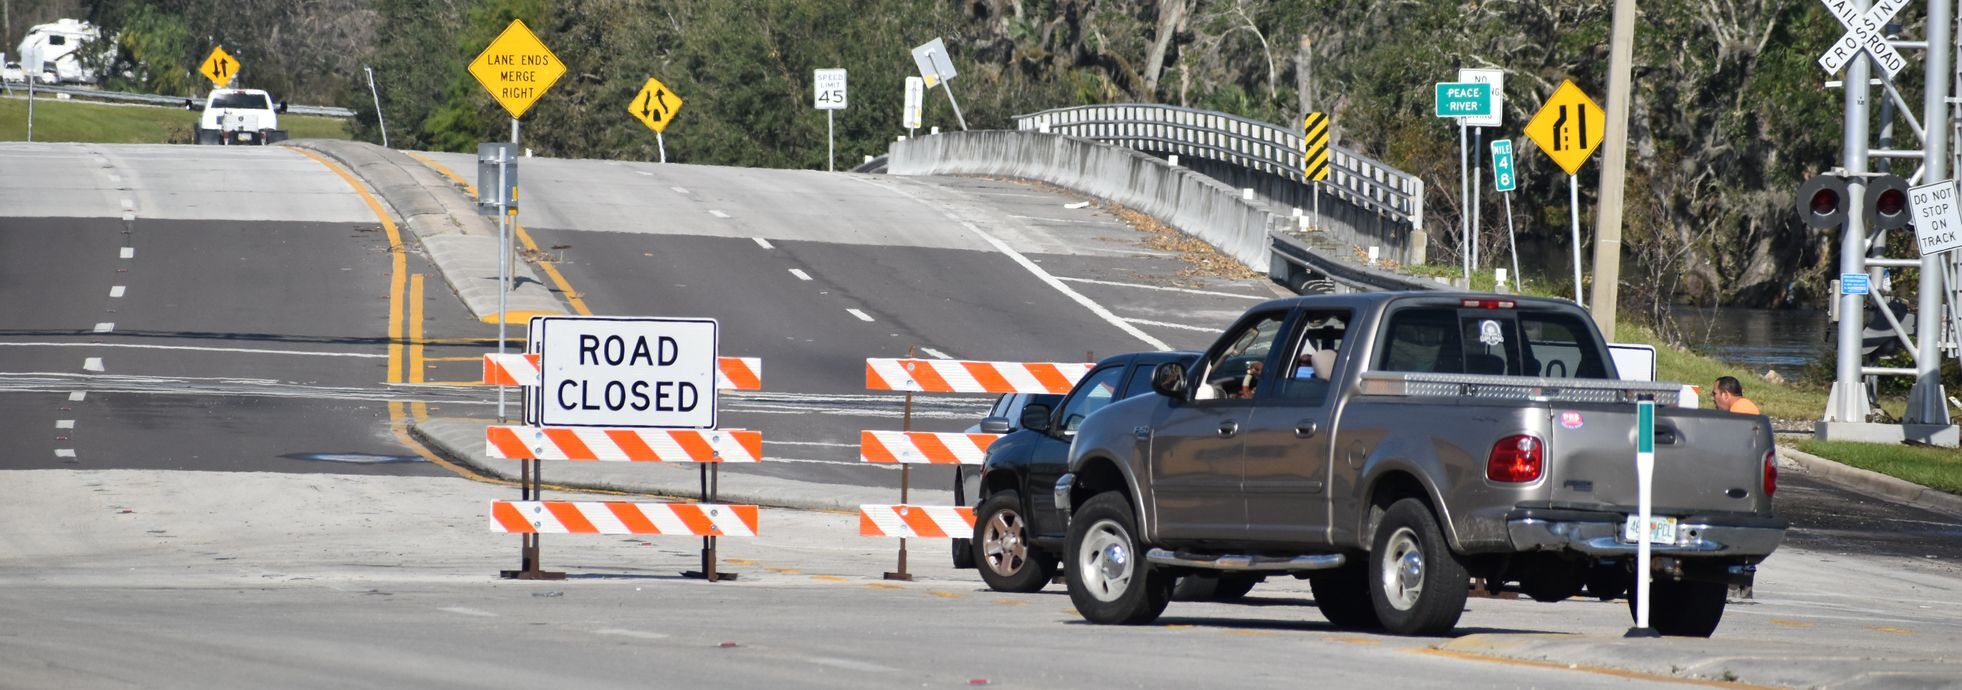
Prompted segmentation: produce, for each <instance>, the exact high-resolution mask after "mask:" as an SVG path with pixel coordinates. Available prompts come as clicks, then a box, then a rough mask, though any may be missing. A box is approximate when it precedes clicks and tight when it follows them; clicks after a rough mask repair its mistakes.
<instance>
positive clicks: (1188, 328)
mask: <svg viewBox="0 0 1962 690" xmlns="http://www.w3.org/2000/svg"><path fill="white" fill-rule="evenodd" d="M1125 321H1129V322H1131V323H1135V324H1138V325H1141V326H1157V327H1159V328H1176V329H1179V330H1182V331H1205V332H1207V333H1217V332H1219V330H1220V329H1217V328H1207V327H1205V326H1187V325H1185V324H1182V323H1166V322H1164V321H1151V320H1148V319H1125Z"/></svg>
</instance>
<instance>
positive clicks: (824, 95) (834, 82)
mask: <svg viewBox="0 0 1962 690" xmlns="http://www.w3.org/2000/svg"><path fill="white" fill-rule="evenodd" d="M814 75H815V77H816V78H815V79H813V80H812V83H813V84H815V85H816V86H817V93H816V94H815V97H816V103H817V109H818V110H844V109H845V70H842V69H821V70H817V71H816V72H814Z"/></svg>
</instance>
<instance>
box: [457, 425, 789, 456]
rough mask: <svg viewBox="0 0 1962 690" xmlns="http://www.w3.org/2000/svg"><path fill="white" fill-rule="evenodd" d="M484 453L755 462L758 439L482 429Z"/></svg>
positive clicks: (681, 432)
mask: <svg viewBox="0 0 1962 690" xmlns="http://www.w3.org/2000/svg"><path fill="white" fill-rule="evenodd" d="M484 445H485V446H486V448H485V451H486V452H487V453H489V454H490V456H491V457H493V458H503V459H506V460H574V461H579V460H588V461H600V462H760V461H762V460H763V434H762V433H760V432H756V431H747V430H743V429H601V428H586V427H537V426H499V425H492V426H488V427H484Z"/></svg>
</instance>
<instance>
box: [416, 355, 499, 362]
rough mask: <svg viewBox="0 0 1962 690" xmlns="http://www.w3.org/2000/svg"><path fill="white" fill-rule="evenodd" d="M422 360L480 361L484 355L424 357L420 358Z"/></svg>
mask: <svg viewBox="0 0 1962 690" xmlns="http://www.w3.org/2000/svg"><path fill="white" fill-rule="evenodd" d="M422 361H425V362H482V361H484V356H483V355H477V356H475V357H424V358H422Z"/></svg>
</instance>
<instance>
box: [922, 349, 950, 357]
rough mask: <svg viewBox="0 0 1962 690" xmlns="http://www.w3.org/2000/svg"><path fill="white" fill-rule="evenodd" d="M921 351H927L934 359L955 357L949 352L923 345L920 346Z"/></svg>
mask: <svg viewBox="0 0 1962 690" xmlns="http://www.w3.org/2000/svg"><path fill="white" fill-rule="evenodd" d="M920 351H921V352H925V353H927V355H929V356H931V357H933V358H934V359H953V357H949V356H947V353H945V352H941V351H939V350H935V349H933V348H930V347H922V348H920Z"/></svg>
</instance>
